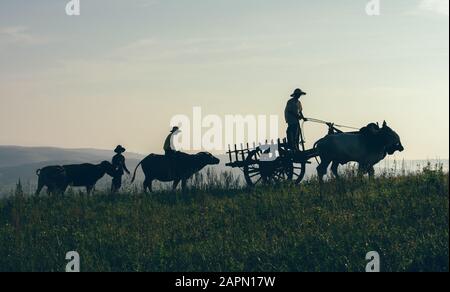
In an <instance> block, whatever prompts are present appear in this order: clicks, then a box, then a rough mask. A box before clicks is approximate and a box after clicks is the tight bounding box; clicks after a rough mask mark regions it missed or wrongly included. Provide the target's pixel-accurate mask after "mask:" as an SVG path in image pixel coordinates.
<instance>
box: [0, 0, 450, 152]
mask: <svg viewBox="0 0 450 292" xmlns="http://www.w3.org/2000/svg"><path fill="white" fill-rule="evenodd" d="M67 2H69V1H68V0H34V1H28V0H0V145H21V146H55V147H64V148H101V149H113V148H114V147H115V145H117V144H122V145H124V146H126V148H127V149H128V150H129V151H133V152H138V153H150V152H158V153H159V152H161V151H162V149H161V148H162V144H163V142H164V139H165V137H166V136H167V134H168V131H169V130H170V120H171V118H172V117H173V116H175V115H178V114H183V115H187V116H192V114H193V113H192V111H193V110H192V109H193V107H196V106H199V107H201V108H202V112H203V114H204V115H209V114H214V115H217V116H219V117H224V116H225V115H228V114H232V115H278V116H279V133H280V134H279V135H280V137H284V136H285V135H284V132H285V124H284V120H283V111H284V106H285V103H286V101H287V100H288V98H289V95H290V94H291V93H292V91H293V90H294V89H295V88H297V87H300V88H302V89H303V90H304V91H306V92H308V95H307V96H305V97H304V99H303V107H304V114H305V116H308V117H313V118H319V119H322V120H327V121H333V122H336V123H339V124H345V125H351V126H356V127H360V126H364V125H366V124H367V123H369V122H376V121H378V122H380V123H381V122H382V121H383V120H386V121H387V122H388V124H389V125H390V126H391V127H392V128H393V129H394V130H396V131H397V132H398V134H399V135H400V136H401V138H402V142H403V144H404V146H405V148H406V151H405V152H403V153H401V154H397V155H396V158H398V159H403V158H404V159H435V158H440V159H447V158H448V153H449V83H448V82H449V81H448V80H449V75H448V74H449V37H448V35H449V31H448V29H449V8H448V3H449V1H448V0H395V1H394V0H381V1H380V15H379V16H368V15H367V13H366V4H367V3H368V2H369V1H368V0H341V1H335V0H317V1H310V0H276V1H275V0H81V1H80V3H81V15H80V16H67V15H66V13H65V6H66V4H67ZM304 131H305V135H306V140H307V145H308V146H310V145H312V144H313V143H314V142H315V141H316V140H317V139H319V138H320V137H322V136H323V135H324V134H325V133H326V129H325V128H324V126H322V125H315V124H312V123H306V124H305V125H304ZM237 142H240V141H237ZM242 142H250V143H251V142H252V141H242Z"/></svg>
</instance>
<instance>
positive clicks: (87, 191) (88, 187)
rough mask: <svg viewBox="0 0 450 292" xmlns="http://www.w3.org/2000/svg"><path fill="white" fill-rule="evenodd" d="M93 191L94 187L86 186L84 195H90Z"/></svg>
mask: <svg viewBox="0 0 450 292" xmlns="http://www.w3.org/2000/svg"><path fill="white" fill-rule="evenodd" d="M93 189H94V186H86V193H87V194H88V195H90V194H91V193H92V190H93Z"/></svg>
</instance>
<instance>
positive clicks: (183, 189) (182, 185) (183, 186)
mask: <svg viewBox="0 0 450 292" xmlns="http://www.w3.org/2000/svg"><path fill="white" fill-rule="evenodd" d="M186 185H187V180H185V179H183V180H182V181H181V190H182V191H183V192H184V191H185V190H186Z"/></svg>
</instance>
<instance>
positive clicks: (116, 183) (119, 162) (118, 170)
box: [111, 145, 130, 193]
mask: <svg viewBox="0 0 450 292" xmlns="http://www.w3.org/2000/svg"><path fill="white" fill-rule="evenodd" d="M125 151H126V149H125V148H123V147H122V146H121V145H119V146H117V147H116V149H115V150H114V152H116V153H117V154H116V155H114V157H113V159H112V165H113V169H114V177H113V180H112V186H111V191H112V192H113V193H116V192H117V191H119V190H120V188H121V187H122V176H123V172H124V171H125V172H126V173H127V174H130V171H129V170H128V168H127V166H126V164H125V157H124V156H123V155H122V153H124V152H125Z"/></svg>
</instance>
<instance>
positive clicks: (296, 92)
mask: <svg viewBox="0 0 450 292" xmlns="http://www.w3.org/2000/svg"><path fill="white" fill-rule="evenodd" d="M302 95H306V92H304V91H303V90H301V89H300V88H297V89H296V90H294V93H292V94H291V97H299V96H302Z"/></svg>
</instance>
